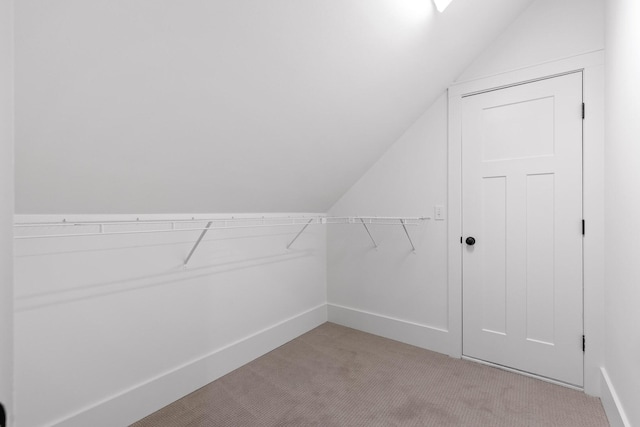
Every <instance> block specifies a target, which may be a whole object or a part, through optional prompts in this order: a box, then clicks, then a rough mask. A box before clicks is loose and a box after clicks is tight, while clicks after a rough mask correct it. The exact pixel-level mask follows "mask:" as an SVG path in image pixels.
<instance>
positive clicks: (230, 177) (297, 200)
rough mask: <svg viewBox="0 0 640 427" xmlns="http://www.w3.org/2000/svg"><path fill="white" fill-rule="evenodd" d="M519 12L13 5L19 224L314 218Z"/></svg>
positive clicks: (127, 1) (390, 5)
mask: <svg viewBox="0 0 640 427" xmlns="http://www.w3.org/2000/svg"><path fill="white" fill-rule="evenodd" d="M530 2H531V0H482V1H478V0H454V1H453V3H452V4H451V5H450V6H449V8H448V9H447V10H446V11H445V12H444V13H442V14H439V13H438V12H437V11H436V10H435V8H434V7H433V6H432V3H431V1H430V0H224V1H221V0H217V1H214V0H188V1H175V0H91V1H86V0H57V1H55V2H53V1H49V0H29V1H18V2H16V47H15V49H16V210H17V212H18V213H169V212H171V213H179V212H189V213H191V212H193V213H195V212H324V211H326V210H327V209H328V208H329V207H330V206H331V205H332V204H333V203H334V202H335V201H336V200H337V199H338V198H339V197H340V196H341V195H342V194H343V193H344V192H345V191H346V190H347V189H348V188H349V187H350V186H351V185H352V184H353V183H354V182H355V181H356V180H357V179H358V178H359V177H360V176H361V175H362V174H363V173H364V172H365V171H366V170H367V169H368V168H369V167H370V165H372V164H373V163H374V162H375V160H376V159H378V158H379V157H380V155H381V154H382V153H383V152H384V151H385V150H386V149H387V148H388V147H389V146H390V145H391V144H393V142H394V141H396V140H397V138H398V137H399V136H400V135H402V133H403V131H404V130H406V129H407V128H408V127H409V126H410V125H411V124H412V123H413V122H414V121H415V120H416V119H417V118H418V117H419V116H420V114H421V113H423V112H424V111H425V110H426V109H427V108H428V107H429V105H431V103H432V102H433V101H434V100H435V99H436V97H437V96H438V95H439V94H440V93H442V91H443V90H444V89H445V88H446V87H447V86H448V85H449V84H450V83H451V82H452V81H453V80H454V79H455V78H456V77H457V76H458V75H460V74H461V72H462V71H463V70H464V68H465V66H466V65H467V64H469V63H470V62H471V61H472V60H473V59H474V58H475V57H476V56H477V55H478V54H479V53H480V52H481V51H482V50H483V49H484V48H485V47H486V46H487V45H488V44H489V43H490V42H491V40H493V39H494V38H495V37H496V36H498V35H499V34H500V33H501V31H502V30H503V29H504V28H506V27H507V26H508V24H509V23H511V22H512V21H513V20H514V19H515V18H516V16H517V15H518V14H519V13H520V12H522V11H523V10H524V8H525V7H526V6H527V5H528V4H529V3H530ZM368 214H375V213H368Z"/></svg>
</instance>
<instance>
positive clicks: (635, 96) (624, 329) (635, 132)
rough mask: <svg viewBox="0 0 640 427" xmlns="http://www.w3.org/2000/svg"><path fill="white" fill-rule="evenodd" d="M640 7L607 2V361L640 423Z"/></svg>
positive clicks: (622, 399)
mask: <svg viewBox="0 0 640 427" xmlns="http://www.w3.org/2000/svg"><path fill="white" fill-rule="evenodd" d="M638 16H640V3H638V2H637V1H636V0H611V1H607V21H606V23H607V34H606V43H607V45H606V54H607V65H606V67H607V69H606V81H607V86H606V90H607V101H606V102H607V103H606V114H607V116H606V141H607V143H606V156H605V162H606V181H605V191H606V204H605V206H606V239H605V245H606V251H605V253H606V331H607V337H606V362H605V367H606V371H607V372H608V375H609V378H610V380H611V386H612V387H613V389H614V390H613V391H614V392H615V393H616V394H617V396H618V398H619V402H618V403H619V404H620V407H619V408H618V409H620V410H622V411H623V417H624V413H626V418H627V425H628V426H637V425H640V404H639V403H640V363H638V360H639V359H638V355H640V334H638V324H640V311H639V310H638V302H639V301H640V286H639V283H640V263H638V259H637V250H635V248H636V246H637V237H638V236H640V224H639V223H638V217H640V198H639V197H638V194H639V189H640V168H638V159H640V145H639V144H638V141H639V140H640V121H638V117H639V115H640V101H639V100H640V84H639V83H638V76H639V75H640V56H639V55H638V46H640V28H639V27H638V19H637V18H638Z"/></svg>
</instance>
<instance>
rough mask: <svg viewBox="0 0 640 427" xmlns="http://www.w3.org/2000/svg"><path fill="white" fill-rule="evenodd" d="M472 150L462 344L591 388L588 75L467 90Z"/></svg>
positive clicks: (465, 164) (467, 161) (466, 193)
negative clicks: (587, 372)
mask: <svg viewBox="0 0 640 427" xmlns="http://www.w3.org/2000/svg"><path fill="white" fill-rule="evenodd" d="M462 150H463V153H462V186H463V188H462V197H463V199H462V212H463V215H462V222H463V223H462V230H463V235H464V238H463V240H464V242H463V249H462V251H463V354H464V355H465V356H468V357H472V358H476V359H480V360H484V361H488V362H491V363H495V364H498V365H502V366H506V367H510V368H514V369H518V370H521V371H525V372H529V373H533V374H536V375H539V376H543V377H547V378H551V379H555V380H558V381H562V382H565V383H569V384H573V385H577V386H582V384H583V347H582V334H583V323H582V307H583V304H582V233H583V228H582V73H572V74H568V75H564V76H560V77H554V78H549V79H545V80H540V81H536V82H532V83H526V84H522V85H517V86H512V87H508V88H504V89H499V90H494V91H489V92H484V93H480V94H476V95H472V96H467V97H465V98H464V99H463V102H462ZM469 237H472V238H474V239H475V244H472V243H473V241H472V240H471V239H469V242H466V240H467V239H468V238H469Z"/></svg>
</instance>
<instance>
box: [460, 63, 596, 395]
mask: <svg viewBox="0 0 640 427" xmlns="http://www.w3.org/2000/svg"><path fill="white" fill-rule="evenodd" d="M576 71H582V73H583V102H584V103H585V105H586V115H585V119H584V121H583V133H582V139H583V148H582V152H583V185H582V188H583V214H584V219H585V220H586V233H585V236H584V240H583V280H584V294H583V316H584V334H585V336H586V351H585V353H584V390H585V392H586V393H587V394H590V395H594V396H600V367H601V366H602V364H603V362H604V51H603V50H599V51H595V52H591V53H587V54H584V55H579V56H574V57H571V58H567V59H563V60H559V61H553V62H547V63H544V64H540V65H535V66H531V67H527V68H522V69H518V70H514V71H509V72H506V73H501V74H498V75H494V76H489V77H484V78H480V79H476V80H470V81H466V82H460V83H456V84H454V85H452V86H450V87H449V90H448V95H449V116H448V118H449V129H448V165H447V166H448V182H447V213H448V214H447V222H448V228H447V259H448V264H449V265H448V272H447V273H448V278H447V282H448V296H449V306H448V315H449V316H448V330H449V333H450V334H449V335H450V343H449V345H450V347H449V355H450V356H452V357H456V358H461V357H462V245H461V243H460V237H461V236H462V132H461V126H462V114H461V111H462V98H463V97H464V96H467V95H471V94H474V93H478V92H484V91H488V90H495V89H500V88H504V87H509V86H513V85H517V84H523V83H528V82H532V81H536V80H540V79H544V78H549V77H553V76H557V75H562V74H566V73H570V72H576Z"/></svg>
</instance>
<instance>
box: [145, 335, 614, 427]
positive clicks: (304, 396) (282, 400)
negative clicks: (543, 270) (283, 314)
mask: <svg viewBox="0 0 640 427" xmlns="http://www.w3.org/2000/svg"><path fill="white" fill-rule="evenodd" d="M608 425H609V424H608V423H607V419H606V416H605V413H604V410H603V408H602V405H601V403H600V400H599V399H597V398H594V397H590V396H587V395H585V394H584V393H582V392H579V391H576V390H571V389H569V388H566V387H562V386H557V385H553V384H550V383H547V382H543V381H540V380H536V379H533V378H528V377H525V376H522V375H518V374H514V373H510V372H506V371H502V370H499V369H496V368H492V367H488V366H484V365H480V364H478V363H473V362H468V361H464V360H458V359H452V358H450V357H448V356H446V355H442V354H438V353H434V352H431V351H428V350H424V349H421V348H418V347H413V346H410V345H407V344H402V343H399V342H397V341H393V340H389V339H385V338H381V337H378V336H375V335H371V334H367V333H364V332H360V331H356V330H354V329H350V328H346V327H343V326H339V325H336V324H332V323H325V324H324V325H322V326H320V327H318V328H316V329H314V330H312V331H310V332H308V333H306V334H304V335H302V336H300V337H298V338H296V339H295V340H293V341H291V342H289V343H287V344H285V345H283V346H282V347H279V348H277V349H276V350H274V351H272V352H270V353H268V354H266V355H264V356H262V357H260V358H258V359H256V360H254V361H253V362H251V363H249V364H247V365H245V366H243V367H241V368H239V369H237V370H235V371H233V372H231V373H229V374H228V375H225V376H224V377H222V378H220V379H218V380H217V381H214V382H212V383H210V384H208V385H207V386H205V387H203V388H201V389H199V390H197V391H195V392H193V393H191V394H189V395H188V396H185V397H184V398H182V399H180V400H178V401H176V402H174V403H172V404H171V405H169V406H167V407H165V408H163V409H161V410H159V411H157V412H155V413H153V414H151V415H149V416H148V417H146V418H144V419H142V420H140V421H138V422H137V423H135V424H133V427H160V426H162V427H199V426H221V427H231V426H233V427H235V426H243V427H244V426H274V427H275V426H322V427H332V426H371V427H375V426H424V427H427V426H434V427H435V426H438V427H446V426H470V427H471V426H473V427H481V426H492V427H500V426H504V427H519V426H523V427H524V426H558V427H572V426H576V427H578V426H579V427H603V426H608Z"/></svg>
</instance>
